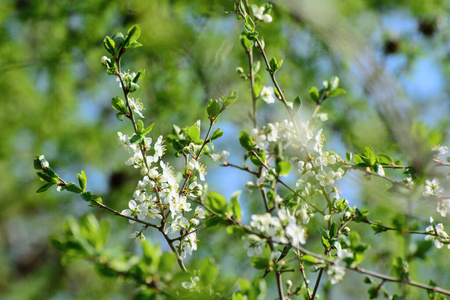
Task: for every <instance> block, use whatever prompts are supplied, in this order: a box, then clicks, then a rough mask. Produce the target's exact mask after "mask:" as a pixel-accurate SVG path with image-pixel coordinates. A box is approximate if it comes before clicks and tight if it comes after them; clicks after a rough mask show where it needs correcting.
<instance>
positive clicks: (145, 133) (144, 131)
mask: <svg viewBox="0 0 450 300" xmlns="http://www.w3.org/2000/svg"><path fill="white" fill-rule="evenodd" d="M153 125H155V123H152V124H151V125H150V126H148V127H147V128H145V129H144V130H143V131H142V136H146V135H147V134H149V133H150V132H151V131H152V129H153Z"/></svg>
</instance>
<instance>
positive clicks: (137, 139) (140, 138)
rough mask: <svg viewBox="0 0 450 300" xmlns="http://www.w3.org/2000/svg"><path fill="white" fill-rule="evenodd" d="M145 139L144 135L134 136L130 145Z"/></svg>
mask: <svg viewBox="0 0 450 300" xmlns="http://www.w3.org/2000/svg"><path fill="white" fill-rule="evenodd" d="M143 139H144V137H143V136H142V135H133V137H132V138H131V139H130V143H131V144H134V143H140V142H141V141H142V140H143Z"/></svg>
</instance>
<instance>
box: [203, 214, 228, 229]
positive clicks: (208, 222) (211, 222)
mask: <svg viewBox="0 0 450 300" xmlns="http://www.w3.org/2000/svg"><path fill="white" fill-rule="evenodd" d="M221 223H224V219H223V218H222V217H220V216H212V217H207V218H206V219H205V226H206V227H216V226H217V225H219V224H221Z"/></svg>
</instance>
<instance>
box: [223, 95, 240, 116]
mask: <svg viewBox="0 0 450 300" xmlns="http://www.w3.org/2000/svg"><path fill="white" fill-rule="evenodd" d="M237 99H238V95H237V91H236V90H232V91H231V92H230V93H229V94H228V95H226V96H222V102H223V106H222V109H221V110H220V112H223V111H224V110H225V109H227V108H228V106H230V105H231V104H233V103H234V102H236V100H237Z"/></svg>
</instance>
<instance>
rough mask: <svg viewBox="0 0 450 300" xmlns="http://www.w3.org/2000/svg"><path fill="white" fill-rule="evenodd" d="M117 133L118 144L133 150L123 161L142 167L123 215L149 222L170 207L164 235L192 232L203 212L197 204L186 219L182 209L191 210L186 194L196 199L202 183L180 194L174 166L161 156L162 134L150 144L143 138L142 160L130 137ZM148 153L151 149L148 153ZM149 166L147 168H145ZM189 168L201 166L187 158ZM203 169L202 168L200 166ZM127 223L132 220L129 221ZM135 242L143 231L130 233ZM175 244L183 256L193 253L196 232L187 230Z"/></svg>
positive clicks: (192, 183)
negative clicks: (140, 176)
mask: <svg viewBox="0 0 450 300" xmlns="http://www.w3.org/2000/svg"><path fill="white" fill-rule="evenodd" d="M118 135H119V144H120V145H121V146H122V147H124V148H125V149H126V150H128V151H129V152H130V153H132V156H131V157H130V158H129V159H128V160H127V161H126V162H125V164H127V165H129V166H134V167H135V168H139V169H141V174H142V175H143V176H144V177H143V178H142V180H140V181H139V182H138V185H137V188H136V191H135V192H134V194H133V198H134V199H133V200H130V201H129V202H128V207H129V208H128V209H125V210H123V211H122V214H124V215H127V216H129V217H133V218H136V219H139V220H143V221H148V220H153V219H157V218H158V219H162V218H163V216H162V213H161V212H162V211H163V210H164V209H166V208H168V209H169V210H170V219H169V220H167V223H166V225H168V226H167V228H165V233H166V234H174V233H176V232H179V231H180V232H184V233H186V232H191V231H193V230H195V229H196V228H197V227H198V226H199V224H200V221H199V220H198V219H197V218H199V219H203V218H204V217H205V215H204V211H203V210H202V209H201V208H200V207H197V208H196V210H195V213H194V215H193V216H192V218H190V219H187V218H186V217H185V216H184V212H189V211H191V210H192V209H191V204H190V203H189V202H188V201H187V200H188V197H191V198H195V197H198V196H200V195H201V194H202V192H203V186H202V185H201V184H198V183H197V182H196V181H195V180H192V182H191V183H190V184H189V185H188V186H187V187H186V189H184V190H183V191H182V192H181V193H180V192H179V191H178V189H179V184H178V183H177V181H176V179H175V176H174V174H173V169H172V168H171V167H170V166H169V164H167V163H164V161H163V160H161V157H162V156H163V154H164V144H163V137H162V136H160V137H159V138H158V139H157V141H156V143H155V144H154V145H153V147H151V144H152V139H151V138H145V141H144V144H145V147H144V152H145V161H144V157H143V154H142V152H143V151H141V149H140V147H139V146H138V145H137V144H136V143H131V142H130V140H131V139H132V137H133V136H134V135H133V136H132V137H129V136H128V135H126V134H123V133H121V132H119V133H118ZM147 152H152V153H153V154H150V153H148V154H147ZM147 166H148V167H149V169H148V168H147ZM187 169H188V170H200V169H202V167H201V166H200V164H199V163H198V161H197V160H195V159H192V158H191V159H190V160H189V161H188V164H187ZM203 170H204V169H203ZM203 175H204V172H200V178H201V179H202V180H204V176H203ZM130 223H134V221H133V220H130ZM130 237H131V238H135V239H136V241H137V242H142V240H143V239H145V237H144V236H143V234H142V232H139V231H137V232H135V233H133V234H131V235H130ZM173 244H174V246H176V248H177V249H178V250H179V251H180V253H181V255H182V256H183V257H185V256H186V254H192V251H193V250H197V237H196V233H195V232H193V233H190V234H188V235H186V236H184V237H183V239H181V242H180V240H176V241H175V242H174V243H173Z"/></svg>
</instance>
